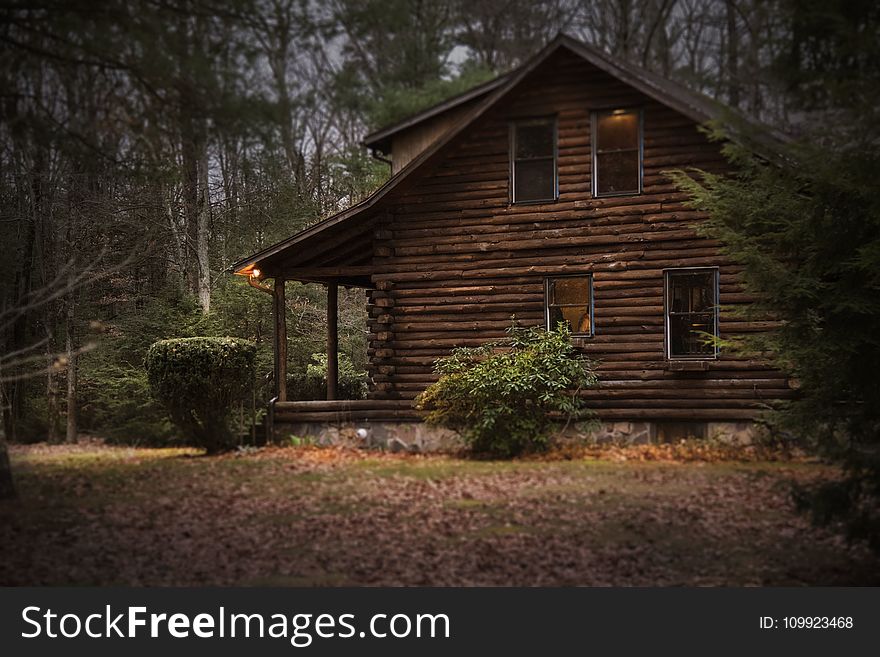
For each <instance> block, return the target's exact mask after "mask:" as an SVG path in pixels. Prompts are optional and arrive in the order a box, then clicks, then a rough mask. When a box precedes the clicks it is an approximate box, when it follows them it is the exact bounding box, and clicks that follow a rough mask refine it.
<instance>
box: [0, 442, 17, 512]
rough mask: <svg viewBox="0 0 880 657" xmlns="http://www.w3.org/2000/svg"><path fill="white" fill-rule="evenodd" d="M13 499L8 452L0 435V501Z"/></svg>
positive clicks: (12, 482) (13, 485)
mask: <svg viewBox="0 0 880 657" xmlns="http://www.w3.org/2000/svg"><path fill="white" fill-rule="evenodd" d="M14 497H15V482H14V481H13V479H12V466H11V465H10V463H9V450H8V448H7V447H6V438H5V436H4V435H3V434H0V500H10V499H12V498H14Z"/></svg>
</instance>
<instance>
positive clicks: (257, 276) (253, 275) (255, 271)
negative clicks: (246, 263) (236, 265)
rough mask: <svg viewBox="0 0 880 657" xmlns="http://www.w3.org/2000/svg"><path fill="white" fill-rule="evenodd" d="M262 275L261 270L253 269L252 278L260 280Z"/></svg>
mask: <svg viewBox="0 0 880 657" xmlns="http://www.w3.org/2000/svg"><path fill="white" fill-rule="evenodd" d="M262 273H263V272H261V271H260V270H259V269H252V270H251V278H259V277H260V275H261V274H262Z"/></svg>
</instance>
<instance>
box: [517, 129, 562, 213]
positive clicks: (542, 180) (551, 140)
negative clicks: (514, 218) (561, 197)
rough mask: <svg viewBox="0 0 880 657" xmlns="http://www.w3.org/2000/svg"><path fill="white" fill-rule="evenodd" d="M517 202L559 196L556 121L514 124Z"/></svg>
mask: <svg viewBox="0 0 880 657" xmlns="http://www.w3.org/2000/svg"><path fill="white" fill-rule="evenodd" d="M511 141H512V143H511V148H510V151H511V155H512V157H511V185H512V194H511V197H512V200H513V202H514V203H537V202H539V201H555V200H556V121H555V120H554V119H552V118H551V119H530V120H528V121H517V122H516V123H514V124H513V125H512V127H511Z"/></svg>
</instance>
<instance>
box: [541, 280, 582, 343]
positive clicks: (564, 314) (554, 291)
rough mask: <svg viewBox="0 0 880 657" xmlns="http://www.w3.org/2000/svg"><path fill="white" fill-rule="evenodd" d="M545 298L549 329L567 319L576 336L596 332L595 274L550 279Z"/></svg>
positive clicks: (551, 329) (553, 328)
mask: <svg viewBox="0 0 880 657" xmlns="http://www.w3.org/2000/svg"><path fill="white" fill-rule="evenodd" d="M544 299H545V311H546V317H547V330H548V331H553V330H555V329H556V328H557V326H559V323H560V322H563V323H565V324H568V327H569V329H570V330H571V332H572V334H573V335H586V336H589V335H593V277H592V276H589V275H587V276H561V277H559V278H548V279H547V280H546V283H545V291H544Z"/></svg>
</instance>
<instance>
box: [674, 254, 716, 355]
mask: <svg viewBox="0 0 880 657" xmlns="http://www.w3.org/2000/svg"><path fill="white" fill-rule="evenodd" d="M713 337H718V270H717V269H675V270H669V271H667V272H666V339H667V347H668V348H667V352H668V354H669V358H698V359H702V358H715V356H716V353H717V352H716V349H717V347H716V344H715V342H714V340H713V339H712V338H713Z"/></svg>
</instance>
